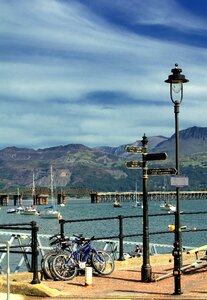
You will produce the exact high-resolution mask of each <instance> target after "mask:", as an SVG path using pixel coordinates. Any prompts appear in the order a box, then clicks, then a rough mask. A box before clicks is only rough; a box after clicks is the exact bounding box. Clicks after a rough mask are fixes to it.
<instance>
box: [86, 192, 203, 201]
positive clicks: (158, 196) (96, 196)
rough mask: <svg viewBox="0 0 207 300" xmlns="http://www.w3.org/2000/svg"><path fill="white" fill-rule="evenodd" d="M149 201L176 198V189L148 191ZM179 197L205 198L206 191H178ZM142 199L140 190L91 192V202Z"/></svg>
mask: <svg viewBox="0 0 207 300" xmlns="http://www.w3.org/2000/svg"><path fill="white" fill-rule="evenodd" d="M148 199H149V201H168V200H174V199H176V191H165V192H159V191H157V192H148ZM180 199H181V200H182V199H187V200H198V199H204V200H205V199H206V200H207V191H180ZM136 200H137V201H142V192H96V193H92V194H91V203H103V202H111V203H113V202H114V201H119V202H135V201H136Z"/></svg>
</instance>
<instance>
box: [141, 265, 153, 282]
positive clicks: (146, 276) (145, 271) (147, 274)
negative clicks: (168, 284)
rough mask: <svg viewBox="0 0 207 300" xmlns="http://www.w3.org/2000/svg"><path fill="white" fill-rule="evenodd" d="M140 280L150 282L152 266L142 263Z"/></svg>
mask: <svg viewBox="0 0 207 300" xmlns="http://www.w3.org/2000/svg"><path fill="white" fill-rule="evenodd" d="M141 275H142V278H141V281H142V282H152V281H154V280H152V268H151V266H150V265H148V264H147V265H143V266H142V270H141Z"/></svg>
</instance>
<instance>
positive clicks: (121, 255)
mask: <svg viewBox="0 0 207 300" xmlns="http://www.w3.org/2000/svg"><path fill="white" fill-rule="evenodd" d="M123 218H124V217H123V216H118V219H119V259H118V260H125V258H124V234H123Z"/></svg>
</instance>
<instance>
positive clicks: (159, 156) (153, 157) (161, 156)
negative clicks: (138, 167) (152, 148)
mask: <svg viewBox="0 0 207 300" xmlns="http://www.w3.org/2000/svg"><path fill="white" fill-rule="evenodd" d="M166 158H167V153H165V152H163V153H151V154H146V155H144V160H145V161H149V160H165V159H166Z"/></svg>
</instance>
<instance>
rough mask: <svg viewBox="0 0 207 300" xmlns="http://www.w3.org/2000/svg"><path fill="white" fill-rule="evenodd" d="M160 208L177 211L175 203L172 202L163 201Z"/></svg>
mask: <svg viewBox="0 0 207 300" xmlns="http://www.w3.org/2000/svg"><path fill="white" fill-rule="evenodd" d="M160 208H161V209H162V210H166V211H169V212H175V211H176V207H175V206H174V205H173V204H171V203H166V202H165V203H161V204H160Z"/></svg>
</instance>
